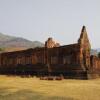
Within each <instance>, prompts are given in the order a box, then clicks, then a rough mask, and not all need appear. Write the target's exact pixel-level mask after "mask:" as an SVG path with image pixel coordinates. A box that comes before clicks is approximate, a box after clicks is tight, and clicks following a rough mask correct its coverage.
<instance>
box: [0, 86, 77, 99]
mask: <svg viewBox="0 0 100 100" xmlns="http://www.w3.org/2000/svg"><path fill="white" fill-rule="evenodd" d="M9 89H10V88H0V100H76V99H74V98H71V97H60V96H50V97H49V96H46V95H45V94H42V93H39V92H34V91H30V90H26V89H25V90H20V91H16V92H13V93H12V92H9Z"/></svg>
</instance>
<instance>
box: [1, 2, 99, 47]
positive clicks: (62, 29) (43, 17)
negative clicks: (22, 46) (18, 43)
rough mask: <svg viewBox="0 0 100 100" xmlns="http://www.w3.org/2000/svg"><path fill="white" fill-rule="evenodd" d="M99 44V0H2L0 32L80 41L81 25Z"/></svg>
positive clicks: (93, 40)
mask: <svg viewBox="0 0 100 100" xmlns="http://www.w3.org/2000/svg"><path fill="white" fill-rule="evenodd" d="M83 25H85V26H86V27H87V32H88V35H89V39H90V42H91V45H92V48H99V47H100V43H99V42H100V0H0V32H2V33H5V34H8V35H14V36H20V37H24V38H27V39H29V40H32V41H34V40H38V41H41V42H44V41H45V40H46V39H47V38H48V37H49V36H51V37H53V38H55V39H56V40H57V41H58V42H60V43H61V44H71V43H73V42H77V39H78V38H79V35H80V31H81V28H82V26H83Z"/></svg>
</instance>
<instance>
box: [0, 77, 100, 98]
mask: <svg viewBox="0 0 100 100" xmlns="http://www.w3.org/2000/svg"><path fill="white" fill-rule="evenodd" d="M0 100H100V79H95V80H62V81H47V80H39V79H38V78H20V77H8V76H0Z"/></svg>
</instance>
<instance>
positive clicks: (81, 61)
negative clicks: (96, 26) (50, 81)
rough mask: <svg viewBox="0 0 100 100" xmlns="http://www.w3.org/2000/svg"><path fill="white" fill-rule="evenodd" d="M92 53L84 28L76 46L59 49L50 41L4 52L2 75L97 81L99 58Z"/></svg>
mask: <svg viewBox="0 0 100 100" xmlns="http://www.w3.org/2000/svg"><path fill="white" fill-rule="evenodd" d="M90 51H91V45H90V42H89V39H88V35H87V31H86V27H85V26H83V27H82V30H81V35H80V37H79V39H78V42H77V43H75V44H69V45H64V46H60V44H59V43H56V42H55V41H54V40H53V39H52V38H48V40H47V41H46V42H45V47H41V48H34V49H27V50H21V51H14V52H5V53H1V54H0V74H7V75H8V74H11V75H37V76H60V75H62V76H63V77H64V78H77V79H90V78H97V77H99V76H100V58H98V57H97V56H95V55H91V54H90Z"/></svg>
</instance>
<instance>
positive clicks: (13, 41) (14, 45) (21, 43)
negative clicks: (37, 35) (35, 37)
mask: <svg viewBox="0 0 100 100" xmlns="http://www.w3.org/2000/svg"><path fill="white" fill-rule="evenodd" d="M43 46H44V44H43V43H41V42H39V41H30V40H27V39H24V38H21V37H14V36H9V35H5V34H2V33H0V48H5V49H6V50H8V51H9V50H10V51H12V50H21V49H26V48H35V47H43Z"/></svg>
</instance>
